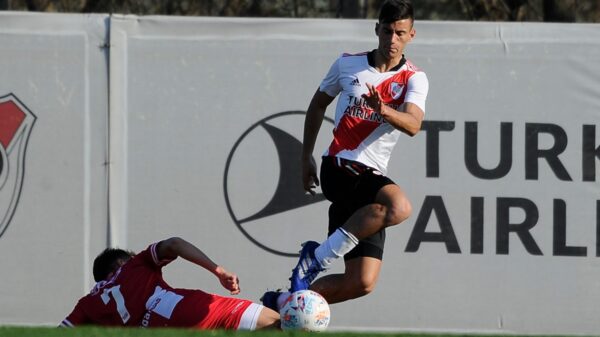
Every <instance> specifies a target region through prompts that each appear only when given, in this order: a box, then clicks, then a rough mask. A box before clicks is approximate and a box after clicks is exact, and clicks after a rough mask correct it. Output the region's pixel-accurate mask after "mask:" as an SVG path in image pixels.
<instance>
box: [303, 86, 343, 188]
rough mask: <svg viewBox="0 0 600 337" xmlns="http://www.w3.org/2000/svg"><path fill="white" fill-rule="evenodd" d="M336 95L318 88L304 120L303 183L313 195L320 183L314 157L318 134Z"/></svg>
mask: <svg viewBox="0 0 600 337" xmlns="http://www.w3.org/2000/svg"><path fill="white" fill-rule="evenodd" d="M334 98H335V97H331V96H329V95H328V94H326V93H324V92H322V91H320V90H319V89H317V91H316V92H315V94H314V96H313V98H312V99H311V101H310V105H309V106H308V110H307V111H306V119H305V120H304V139H303V141H302V158H301V161H302V184H303V186H304V190H305V191H307V192H309V193H310V194H312V195H315V191H314V190H313V189H314V188H315V187H316V186H318V185H319V178H318V175H317V165H316V164H315V161H314V159H313V157H312V153H313V150H314V148H315V143H316V141H317V135H318V134H319V129H320V128H321V124H322V123H323V118H324V117H325V111H326V110H327V106H328V105H329V104H331V102H332V101H333V99H334Z"/></svg>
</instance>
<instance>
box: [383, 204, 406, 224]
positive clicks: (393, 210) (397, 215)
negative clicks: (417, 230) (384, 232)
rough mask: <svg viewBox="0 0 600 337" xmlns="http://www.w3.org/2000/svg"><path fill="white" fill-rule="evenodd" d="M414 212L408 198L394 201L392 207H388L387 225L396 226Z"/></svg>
mask: <svg viewBox="0 0 600 337" xmlns="http://www.w3.org/2000/svg"><path fill="white" fill-rule="evenodd" d="M411 214H412V205H411V203H410V201H409V200H408V199H406V198H403V199H401V200H399V201H397V202H395V203H394V205H392V206H391V207H389V208H387V213H386V217H385V219H386V225H387V226H394V225H397V224H399V223H401V222H402V221H404V220H406V219H408V217H410V215H411Z"/></svg>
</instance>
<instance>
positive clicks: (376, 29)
mask: <svg viewBox="0 0 600 337" xmlns="http://www.w3.org/2000/svg"><path fill="white" fill-rule="evenodd" d="M375 35H377V36H379V22H377V23H376V24H375Z"/></svg>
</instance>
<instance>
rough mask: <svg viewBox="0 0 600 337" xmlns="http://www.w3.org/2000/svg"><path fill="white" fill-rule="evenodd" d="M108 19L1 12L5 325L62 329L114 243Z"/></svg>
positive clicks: (0, 235)
mask: <svg viewBox="0 0 600 337" xmlns="http://www.w3.org/2000/svg"><path fill="white" fill-rule="evenodd" d="M107 20H108V16H106V15H89V16H81V15H59V14H53V15H48V14H31V13H11V12H0V46H1V47H0V79H1V80H0V153H1V155H2V156H1V161H0V221H2V222H1V225H0V256H2V258H1V259H0V269H1V270H2V277H1V281H0V284H1V285H2V286H1V287H0V302H1V303H2V305H1V306H0V324H52V325H58V323H59V322H60V320H61V318H60V316H62V315H64V314H65V313H67V312H69V311H70V310H71V309H72V306H73V301H74V300H75V299H76V297H77V296H80V295H81V294H83V293H84V292H87V291H89V289H90V284H91V280H92V277H91V267H90V266H91V259H93V257H94V256H95V254H96V253H97V252H99V251H100V250H101V249H103V248H104V247H106V244H107V227H106V221H107V217H106V214H107V202H106V200H107V194H106V189H107V169H106V165H107V159H108V156H107V146H106V140H107V135H108V129H107V122H106V121H107V115H108V95H107V86H108V83H107V74H108V69H107V62H106V57H107V55H108V54H107V51H106V49H105V48H104V47H105V44H106V43H107V36H108V35H107V22H108V21H107Z"/></svg>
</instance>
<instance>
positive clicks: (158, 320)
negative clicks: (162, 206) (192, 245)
mask: <svg viewBox="0 0 600 337" xmlns="http://www.w3.org/2000/svg"><path fill="white" fill-rule="evenodd" d="M156 245H157V244H156V243H154V244H152V245H150V246H149V247H148V248H147V249H146V250H144V251H143V252H141V253H139V254H137V255H136V256H134V257H133V258H131V259H130V260H129V261H127V263H125V264H124V265H123V266H121V268H119V270H117V272H116V273H115V275H114V276H113V277H112V278H111V279H110V280H108V281H101V282H98V283H97V284H96V285H95V286H94V288H93V289H92V291H91V292H90V293H89V294H88V295H86V296H84V297H82V298H81V299H80V300H79V302H77V305H76V306H75V308H74V309H73V311H72V312H71V314H69V315H68V316H67V318H65V319H64V320H63V321H62V323H61V326H68V327H72V326H77V325H84V324H93V325H108V326H138V327H139V326H143V327H194V326H195V327H198V328H206V329H213V328H223V329H235V328H237V325H238V323H239V320H240V317H241V315H242V314H243V312H244V311H245V309H246V308H247V307H248V306H249V305H250V304H251V303H252V302H250V301H247V300H242V299H236V298H228V297H222V296H218V295H213V294H208V293H205V292H203V291H201V290H191V289H176V288H172V287H171V286H169V285H168V284H167V283H166V282H165V281H164V280H163V277H162V267H163V266H165V265H167V264H168V263H169V262H171V261H172V260H163V261H159V260H158V258H157V255H156Z"/></svg>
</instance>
